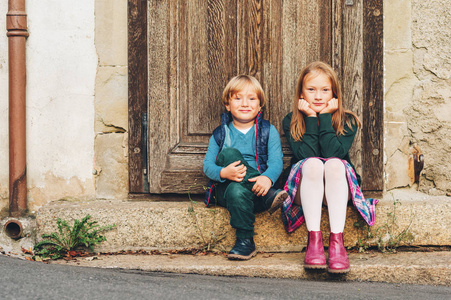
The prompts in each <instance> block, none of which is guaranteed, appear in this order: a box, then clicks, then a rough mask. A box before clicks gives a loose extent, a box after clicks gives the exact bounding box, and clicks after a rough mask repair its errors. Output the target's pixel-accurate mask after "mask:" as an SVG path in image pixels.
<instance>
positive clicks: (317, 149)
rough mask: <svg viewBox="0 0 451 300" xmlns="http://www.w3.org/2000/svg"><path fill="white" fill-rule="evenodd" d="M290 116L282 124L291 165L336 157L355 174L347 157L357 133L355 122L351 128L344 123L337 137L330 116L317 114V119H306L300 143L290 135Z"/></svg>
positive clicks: (358, 178)
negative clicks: (320, 158)
mask: <svg viewBox="0 0 451 300" xmlns="http://www.w3.org/2000/svg"><path fill="white" fill-rule="evenodd" d="M292 114H293V113H292V112H290V113H289V114H288V115H286V116H285V118H284V119H283V122H282V125H283V131H284V132H285V137H286V138H287V141H288V144H289V146H290V148H291V151H292V152H293V158H292V159H291V164H292V165H293V164H295V163H296V162H298V161H300V160H303V159H305V158H308V157H322V158H330V157H337V158H340V159H344V160H346V161H347V162H349V164H350V165H351V166H352V168H353V169H354V172H355V167H354V165H353V164H352V163H351V159H350V157H349V148H351V145H352V142H353V141H354V137H355V135H356V133H357V129H358V126H357V124H356V122H351V125H352V126H351V128H349V127H348V126H347V125H346V123H345V125H344V131H345V133H344V135H339V136H337V135H336V133H335V130H334V128H333V127H332V115H331V114H319V115H318V117H306V118H305V133H304V135H303V136H302V139H301V140H300V141H295V140H294V139H293V137H292V136H291V133H290V124H291V116H292ZM348 117H349V118H353V116H351V115H348ZM352 121H354V120H352ZM355 173H356V176H357V180H358V182H359V185H360V183H361V182H360V181H361V179H360V175H359V174H357V172H355Z"/></svg>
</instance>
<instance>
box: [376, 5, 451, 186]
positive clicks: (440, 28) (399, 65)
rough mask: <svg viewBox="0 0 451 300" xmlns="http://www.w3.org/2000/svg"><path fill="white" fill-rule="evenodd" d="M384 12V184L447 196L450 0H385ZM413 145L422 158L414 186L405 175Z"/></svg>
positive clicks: (450, 169)
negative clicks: (422, 165) (419, 172)
mask: <svg viewBox="0 0 451 300" xmlns="http://www.w3.org/2000/svg"><path fill="white" fill-rule="evenodd" d="M400 12H402V13H400ZM384 14H385V19H384V41H385V54H384V55H385V62H384V66H385V109H386V112H385V154H386V160H385V163H386V164H385V174H386V189H387V190H390V189H393V188H402V187H409V186H411V187H412V188H415V189H419V190H420V191H422V192H425V193H428V194H431V195H443V194H448V195H450V194H451V160H450V159H449V156H450V154H451V137H450V136H451V135H450V134H451V119H450V117H449V116H450V115H451V103H450V102H451V99H450V96H451V78H450V74H451V71H450V64H451V60H450V58H451V27H450V26H449V25H450V21H449V20H450V19H451V4H450V3H449V2H448V1H439V0H426V1H419V0H396V1H385V2H384ZM413 146H418V147H419V148H420V150H421V151H422V152H423V154H424V157H425V165H424V171H423V172H422V175H421V178H420V182H419V185H418V186H417V185H416V184H414V185H412V180H411V178H410V177H409V176H408V160H409V157H411V153H412V149H413Z"/></svg>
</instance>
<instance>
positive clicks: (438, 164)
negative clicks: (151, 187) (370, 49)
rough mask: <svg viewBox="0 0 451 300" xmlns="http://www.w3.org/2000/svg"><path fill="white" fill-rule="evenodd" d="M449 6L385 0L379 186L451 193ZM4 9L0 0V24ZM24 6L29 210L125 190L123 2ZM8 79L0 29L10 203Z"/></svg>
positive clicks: (3, 180)
mask: <svg viewBox="0 0 451 300" xmlns="http://www.w3.org/2000/svg"><path fill="white" fill-rule="evenodd" d="M401 12H402V13H401ZM450 12H451V7H450V4H449V2H447V1H438V0H436V1H433V0H425V1H419V0H393V1H384V15H385V18H384V43H385V53H384V56H385V62H384V67H385V74H384V77H385V124H384V127H385V187H386V190H387V191H390V190H392V189H407V190H408V189H412V190H416V189H419V190H420V191H423V192H424V193H427V194H431V195H444V194H447V193H448V194H449V193H451V187H450V181H451V178H450V177H451V172H450V171H451V160H450V159H449V156H450V155H449V154H450V152H451V138H450V134H451V124H450V118H449V115H450V113H451V106H450V91H451V89H450V84H451V83H450V82H451V81H450V72H451V71H450V70H451V68H450V55H451V51H450V44H451V41H450V35H451V28H450V26H449V21H448V20H449V19H450V17H451V16H450ZM6 13H7V1H1V3H0V24H5V23H6V20H5V18H6ZM27 13H28V24H29V32H30V37H29V39H28V42H27V63H28V86H27V97H28V98H27V145H28V149H27V151H28V152H27V159H28V186H29V208H30V210H31V211H34V210H36V209H38V208H39V207H41V206H42V205H44V204H45V203H47V202H50V201H52V200H56V199H60V198H67V197H69V198H70V197H72V198H98V199H104V198H107V199H125V198H126V197H127V193H128V153H127V148H128V147H127V135H128V100H127V90H128V86H127V1H123V0H95V1H90V0H80V1H77V4H76V5H74V2H73V1H69V0H61V1H51V0H41V1H27ZM5 31H6V30H5ZM7 82H8V66H7V37H6V34H2V35H0V112H1V113H2V114H1V115H0V140H1V141H5V142H3V143H2V144H0V209H2V208H6V207H7V203H8V143H7V141H8V118H7V112H8V92H7V90H8V87H7ZM414 145H417V146H418V147H419V148H420V149H421V150H422V152H423V153H424V155H425V170H424V171H423V173H422V176H421V180H420V183H419V185H418V186H417V185H416V184H412V180H411V178H410V177H409V175H408V174H409V173H408V160H409V157H411V151H412V147H413V146H414Z"/></svg>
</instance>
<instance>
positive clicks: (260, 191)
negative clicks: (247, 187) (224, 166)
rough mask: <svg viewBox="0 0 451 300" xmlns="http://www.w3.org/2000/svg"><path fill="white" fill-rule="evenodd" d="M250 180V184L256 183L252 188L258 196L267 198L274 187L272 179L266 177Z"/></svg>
mask: <svg viewBox="0 0 451 300" xmlns="http://www.w3.org/2000/svg"><path fill="white" fill-rule="evenodd" d="M248 180H249V181H250V182H255V184H254V186H253V187H252V192H253V193H254V194H255V195H256V196H265V195H266V194H267V193H268V191H269V189H270V188H271V185H272V182H271V179H269V178H268V177H266V176H257V177H254V178H249V179H248Z"/></svg>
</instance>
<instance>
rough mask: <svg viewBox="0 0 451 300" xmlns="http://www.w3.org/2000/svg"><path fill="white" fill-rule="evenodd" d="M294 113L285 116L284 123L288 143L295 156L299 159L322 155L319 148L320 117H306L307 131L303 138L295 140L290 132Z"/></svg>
mask: <svg viewBox="0 0 451 300" xmlns="http://www.w3.org/2000/svg"><path fill="white" fill-rule="evenodd" d="M292 114H293V113H289V114H288V115H286V116H285V118H284V119H283V122H282V125H283V131H284V133H285V137H286V138H287V141H288V145H289V146H290V149H291V151H292V152H293V156H294V158H295V159H296V160H297V161H299V160H302V159H304V158H307V157H316V156H321V153H320V148H319V130H318V118H316V117H307V118H305V133H304V135H303V136H302V140H300V141H295V140H294V139H293V137H292V136H291V133H290V124H291V116H292Z"/></svg>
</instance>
